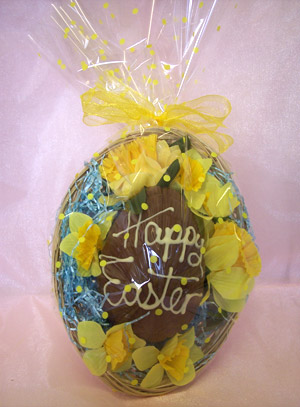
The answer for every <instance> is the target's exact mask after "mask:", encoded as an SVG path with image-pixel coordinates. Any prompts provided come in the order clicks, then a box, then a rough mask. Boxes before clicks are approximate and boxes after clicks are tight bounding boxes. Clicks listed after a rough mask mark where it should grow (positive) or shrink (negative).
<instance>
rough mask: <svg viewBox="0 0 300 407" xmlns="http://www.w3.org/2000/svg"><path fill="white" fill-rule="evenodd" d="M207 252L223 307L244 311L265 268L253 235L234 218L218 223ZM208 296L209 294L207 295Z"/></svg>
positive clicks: (211, 279)
mask: <svg viewBox="0 0 300 407" xmlns="http://www.w3.org/2000/svg"><path fill="white" fill-rule="evenodd" d="M214 227H215V231H214V234H213V235H212V237H211V238H210V239H209V241H208V244H207V247H206V252H205V254H204V258H205V264H206V266H207V267H208V268H209V270H210V273H209V274H208V276H207V281H208V284H209V286H211V287H212V288H213V295H214V299H215V301H216V303H217V304H218V306H219V307H221V308H222V309H224V310H225V311H228V312H240V311H241V310H242V308H243V307H244V305H245V302H246V298H247V295H248V294H249V293H250V291H251V290H252V288H253V286H254V277H255V276H257V275H258V274H259V273H260V271H261V259H260V256H259V254H258V251H257V248H256V246H255V244H254V242H253V240H252V237H251V235H250V234H249V233H248V232H247V231H246V230H245V229H241V228H240V227H238V226H237V225H236V224H235V223H234V222H223V223H222V224H215V226H214ZM206 298H207V297H206Z"/></svg>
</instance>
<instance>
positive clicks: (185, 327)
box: [181, 324, 189, 331]
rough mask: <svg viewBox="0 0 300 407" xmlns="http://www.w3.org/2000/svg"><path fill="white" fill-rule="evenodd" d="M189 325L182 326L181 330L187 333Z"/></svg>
mask: <svg viewBox="0 0 300 407" xmlns="http://www.w3.org/2000/svg"><path fill="white" fill-rule="evenodd" d="M188 327H189V326H188V324H183V325H181V330H182V331H186V330H187V329H188Z"/></svg>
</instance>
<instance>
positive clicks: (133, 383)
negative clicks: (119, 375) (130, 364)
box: [130, 379, 138, 386]
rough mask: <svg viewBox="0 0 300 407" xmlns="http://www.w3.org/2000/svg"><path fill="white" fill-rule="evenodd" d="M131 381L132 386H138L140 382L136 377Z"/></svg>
mask: <svg viewBox="0 0 300 407" xmlns="http://www.w3.org/2000/svg"><path fill="white" fill-rule="evenodd" d="M130 383H131V384H132V386H136V385H137V384H138V381H137V380H136V379H133V380H131V382H130Z"/></svg>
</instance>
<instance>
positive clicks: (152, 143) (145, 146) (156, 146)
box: [99, 134, 181, 200]
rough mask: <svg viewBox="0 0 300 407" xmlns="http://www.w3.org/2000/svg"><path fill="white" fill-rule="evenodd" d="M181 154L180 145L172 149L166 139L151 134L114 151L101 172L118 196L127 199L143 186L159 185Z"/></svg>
mask: <svg viewBox="0 0 300 407" xmlns="http://www.w3.org/2000/svg"><path fill="white" fill-rule="evenodd" d="M180 155H181V152H180V148H179V147H178V146H172V147H170V146H169V145H168V143H167V142H166V141H165V140H159V141H157V134H151V135H150V136H148V137H140V138H137V139H136V140H134V141H132V142H129V143H127V144H122V145H121V146H119V147H117V148H115V149H114V150H112V151H111V152H110V153H108V155H107V157H106V158H105V159H104V160H103V163H102V165H101V166H100V168H99V169H100V172H101V175H102V177H103V178H104V179H107V180H108V182H109V186H110V188H111V189H112V191H113V192H114V194H115V195H116V196H117V197H118V198H122V199H123V200H127V199H129V198H131V197H133V196H134V195H136V194H137V193H139V192H140V191H141V189H142V188H143V187H152V186H155V185H156V184H157V183H158V181H159V180H160V178H161V177H162V176H163V174H164V173H165V172H166V170H167V168H168V167H169V166H170V165H171V164H172V162H173V161H175V160H176V159H177V158H180Z"/></svg>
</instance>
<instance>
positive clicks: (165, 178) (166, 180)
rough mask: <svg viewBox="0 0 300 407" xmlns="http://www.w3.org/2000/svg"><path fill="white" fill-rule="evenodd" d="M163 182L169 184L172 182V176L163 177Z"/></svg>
mask: <svg viewBox="0 0 300 407" xmlns="http://www.w3.org/2000/svg"><path fill="white" fill-rule="evenodd" d="M163 180H164V181H165V182H169V181H170V180H171V177H170V175H168V174H166V175H164V176H163Z"/></svg>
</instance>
